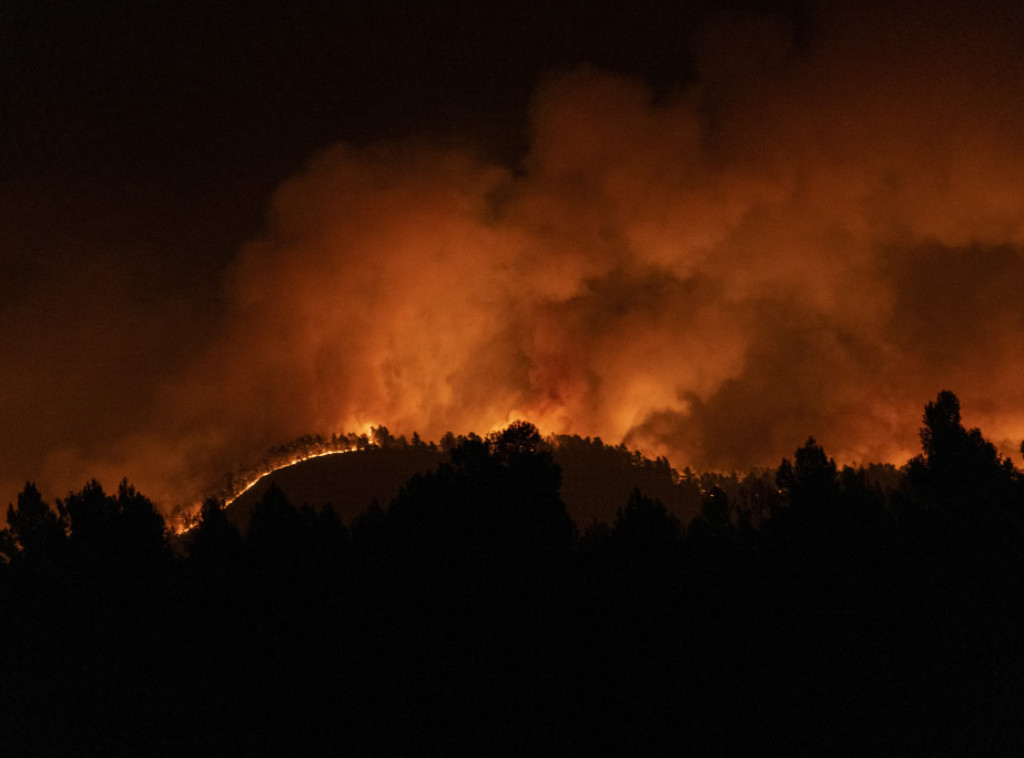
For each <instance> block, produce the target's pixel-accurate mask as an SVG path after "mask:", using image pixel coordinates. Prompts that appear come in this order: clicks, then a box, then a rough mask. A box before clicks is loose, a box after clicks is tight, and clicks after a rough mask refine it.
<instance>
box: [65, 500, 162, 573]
mask: <svg viewBox="0 0 1024 758" xmlns="http://www.w3.org/2000/svg"><path fill="white" fill-rule="evenodd" d="M57 507H58V511H59V512H60V513H61V516H62V517H63V518H64V519H65V521H66V523H67V524H68V529H69V532H70V534H69V537H68V550H69V552H70V554H71V557H72V559H73V560H74V561H75V562H76V563H77V564H78V565H79V566H81V567H83V568H85V569H87V570H90V571H95V572H99V574H101V575H102V576H103V577H105V578H107V579H109V578H111V577H117V578H118V579H117V581H118V583H121V582H132V581H142V580H145V579H147V578H148V577H149V576H150V575H151V573H152V572H153V571H155V570H157V569H159V568H161V567H163V566H164V565H165V564H166V562H167V561H168V560H169V558H170V552H169V548H168V546H167V542H166V534H165V532H166V528H165V524H164V520H163V517H161V516H160V514H159V513H158V512H157V510H156V508H155V507H154V506H153V503H152V502H151V501H150V500H149V499H148V498H147V497H145V496H144V495H142V494H141V493H139V492H136V490H135V488H134V487H132V486H131V485H130V484H128V481H127V480H122V481H121V483H120V484H119V485H118V489H117V495H107V494H105V493H104V492H103V488H102V487H101V486H100V484H99V482H97V481H96V480H92V481H90V482H88V483H87V484H86V485H85V486H84V487H83V488H82V490H81V491H80V492H77V493H71V494H69V495H68V497H67V498H66V499H64V500H59V501H58V502H57Z"/></svg>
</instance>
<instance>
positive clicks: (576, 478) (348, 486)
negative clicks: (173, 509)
mask: <svg viewBox="0 0 1024 758" xmlns="http://www.w3.org/2000/svg"><path fill="white" fill-rule="evenodd" d="M552 442H553V444H552V453H553V455H554V460H555V463H557V464H558V466H559V467H560V468H561V471H562V484H561V495H562V500H563V502H564V503H565V507H566V510H567V511H568V513H569V516H570V518H572V520H573V521H574V522H575V523H576V525H577V526H578V527H579V528H581V529H583V528H584V527H586V526H587V525H589V524H590V523H592V522H593V521H595V520H596V521H603V522H605V523H607V524H611V523H612V522H613V521H614V520H615V514H616V512H617V511H618V509H620V508H622V507H623V505H625V503H626V502H627V501H628V500H629V496H630V493H632V492H633V490H634V489H639V490H640V491H641V492H643V493H644V494H645V495H647V496H648V497H651V498H654V499H656V500H658V501H659V502H661V503H662V504H663V505H664V506H665V508H666V509H667V510H668V512H669V513H671V514H672V515H673V516H675V517H676V518H677V519H678V520H679V522H680V523H681V524H688V523H690V521H691V520H692V519H693V518H694V517H695V516H697V514H698V513H699V512H700V507H701V491H700V487H699V486H698V484H697V482H696V480H694V479H688V480H683V481H680V480H679V477H678V475H677V474H676V473H675V472H674V471H673V470H672V469H671V468H670V466H669V464H668V461H666V460H665V459H664V458H660V459H657V460H651V459H650V458H645V457H643V456H641V455H640V454H639V453H636V452H630V451H628V450H627V449H626V448H625V447H623V446H621V445H619V446H612V445H605V444H604V443H602V442H601V440H600V439H597V440H592V439H591V438H589V437H587V438H581V437H575V436H561V437H558V438H556V439H554V440H552ZM448 458H449V456H448V453H446V452H444V451H443V450H442V449H440V448H438V447H436V446H433V445H424V444H419V445H401V446H396V445H391V446H383V447H367V448H363V449H360V450H351V451H347V452H343V453H336V454H334V455H326V456H321V457H317V458H309V459H307V460H305V461H301V462H299V463H295V464H292V465H290V466H286V467H284V468H280V469H278V470H277V471H274V472H272V473H270V474H267V475H266V476H265V477H263V478H262V479H261V480H260V481H259V482H257V483H256V484H255V485H254V486H253V487H251V488H250V489H248V490H247V491H246V492H245V493H243V494H242V495H241V496H239V497H238V498H237V499H236V500H235V501H234V502H233V503H232V504H231V505H230V506H229V507H228V509H227V515H228V519H229V520H230V521H231V523H233V524H234V525H235V526H236V527H238V528H239V529H241V530H242V531H243V532H244V531H245V530H246V529H247V528H248V523H249V517H250V515H251V513H252V509H253V507H254V506H255V505H256V503H258V502H259V500H260V498H262V497H263V496H264V494H265V493H266V492H267V490H268V489H269V488H270V487H271V485H274V486H276V487H277V488H278V489H279V490H281V491H282V492H283V493H284V494H285V496H286V497H287V498H288V500H289V501H291V502H292V503H295V504H303V503H305V504H309V505H311V506H314V507H317V508H319V507H322V506H324V505H327V504H328V503H330V504H331V505H332V506H333V507H334V509H335V511H337V513H338V515H339V517H340V518H341V520H342V521H343V522H344V523H347V524H348V523H351V522H352V521H353V520H354V519H355V518H356V517H357V516H358V515H359V514H361V513H362V512H363V511H365V510H366V507H367V506H368V505H369V504H370V502H371V501H374V500H375V501H376V502H377V503H378V504H379V505H380V506H381V507H382V508H386V507H387V506H388V504H389V503H391V501H392V500H393V499H394V498H395V496H396V495H398V492H399V490H400V489H401V488H402V486H403V485H404V484H405V483H406V482H407V481H408V480H409V479H410V478H411V477H412V476H413V475H414V474H422V473H426V472H428V471H433V470H434V469H436V468H437V467H438V465H439V464H441V463H443V462H445V461H447V460H448Z"/></svg>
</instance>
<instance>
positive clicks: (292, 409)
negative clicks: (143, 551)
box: [30, 13, 1024, 503]
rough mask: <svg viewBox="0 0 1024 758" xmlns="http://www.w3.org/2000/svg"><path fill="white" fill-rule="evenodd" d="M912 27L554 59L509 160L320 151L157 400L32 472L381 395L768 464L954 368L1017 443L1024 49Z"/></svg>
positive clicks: (206, 479) (213, 451)
mask: <svg viewBox="0 0 1024 758" xmlns="http://www.w3.org/2000/svg"><path fill="white" fill-rule="evenodd" d="M911 22H913V24H918V23H919V22H921V19H916V18H914V19H910V18H905V17H903V16H899V18H897V19H896V20H895V21H893V26H892V34H891V35H890V36H887V37H886V39H885V40H884V41H883V42H881V43H879V42H878V41H877V40H876V39H875V38H874V37H872V36H871V35H869V33H868V32H869V31H870V30H867V29H865V28H863V27H861V26H860V25H858V23H856V19H855V18H854V19H852V20H851V19H849V18H845V17H843V16H842V14H839V13H837V14H836V15H835V16H832V15H829V14H827V13H826V14H825V15H824V16H823V18H822V20H821V24H820V28H818V29H817V30H816V35H817V36H816V37H815V40H816V44H814V45H810V46H808V47H799V46H798V45H797V44H796V43H795V42H794V41H793V39H792V38H791V36H787V34H785V33H783V32H784V31H785V30H779V29H777V28H775V27H772V26H771V25H770V24H766V23H763V22H761V21H758V20H757V19H753V20H749V21H748V22H744V23H746V24H747V26H746V27H743V25H742V24H740V25H739V26H738V27H736V28H734V29H732V32H733V33H731V34H730V35H724V36H722V35H719V36H716V35H709V36H708V39H707V42H706V45H705V48H704V50H703V52H702V54H701V55H702V59H701V61H702V69H701V71H702V76H701V78H700V80H699V81H698V82H697V83H695V84H692V85H689V86H687V87H679V88H677V89H676V90H674V91H666V92H658V93H655V92H653V91H652V90H651V89H650V88H649V87H648V86H647V85H645V84H644V83H643V82H641V81H638V80H635V79H632V78H629V77H625V76H621V75H617V74H615V73H611V72H607V71H600V70H596V69H592V68H587V67H583V68H578V69H575V70H568V71H563V72H560V73H558V74H553V75H551V76H550V77H549V78H547V79H546V80H544V81H542V82H540V83H539V84H538V86H537V89H536V92H535V95H534V98H533V100H532V104H531V107H530V117H529V122H530V146H529V149H528V150H527V152H526V155H525V157H524V158H523V160H522V162H521V164H520V165H517V166H514V167H509V166H504V165H499V164H497V163H495V162H493V161H491V160H488V159H487V158H486V157H485V156H483V155H482V154H480V153H478V152H476V151H474V150H471V149H465V148H458V147H438V146H435V145H431V144H427V143H425V142H423V141H417V140H398V141H388V142H380V143H377V144H373V145H368V146H354V145H351V144H336V145H334V146H333V147H330V148H328V149H326V150H324V151H322V152H320V153H318V154H316V155H314V156H312V157H311V158H310V160H309V162H308V163H307V165H306V166H305V167H304V168H303V169H302V170H301V171H300V172H298V173H297V174H296V175H295V176H293V177H292V178H291V179H290V180H288V181H287V182H285V183H284V184H283V185H282V186H280V187H279V188H278V189H277V191H276V192H275V193H274V195H273V198H272V199H271V201H270V205H269V211H268V215H267V219H266V224H265V228H264V229H263V230H262V231H261V232H260V233H258V234H257V235H255V236H254V239H253V241H252V242H250V243H249V244H248V245H246V246H245V247H244V249H242V250H241V251H240V252H239V254H238V256H237V258H236V259H235V261H234V263H233V264H232V265H231V267H230V269H229V270H228V271H227V272H226V274H225V279H224V289H223V298H224V302H225V312H226V315H225V317H224V319H223V323H222V324H220V326H219V327H218V330H217V331H216V332H215V333H214V334H213V335H212V336H211V337H210V339H209V344H208V345H207V346H206V348H205V349H204V350H197V351H195V353H197V355H195V356H194V357H193V356H190V357H189V359H188V360H187V361H185V363H184V365H182V366H180V367H179V369H178V370H176V371H174V372H172V373H171V374H170V375H169V376H168V377H166V379H164V380H162V381H160V382H158V383H155V385H154V386H155V387H156V390H155V391H154V397H155V401H154V410H153V411H152V413H151V414H150V415H149V416H148V417H147V418H146V419H145V422H144V423H140V425H139V427H138V428H135V429H129V430H119V433H118V434H117V435H115V438H116V439H117V440H118V441H117V442H115V443H112V444H109V445H106V446H104V447H102V449H101V448H99V447H97V448H95V449H85V450H76V449H73V448H72V449H65V450H62V451H58V452H53V453H51V455H50V459H49V460H48V461H47V462H46V463H44V464H43V465H42V466H41V468H40V470H39V472H38V474H37V476H38V478H40V479H43V480H46V478H47V476H50V482H49V486H51V487H54V488H56V489H58V491H59V488H61V487H63V488H65V489H64V491H66V489H67V488H70V487H72V486H78V485H79V484H80V480H83V479H84V478H85V477H88V476H94V475H100V476H103V475H104V472H107V471H110V472H111V474H112V476H114V477H117V478H119V477H120V476H122V475H124V474H127V475H128V476H130V477H131V479H132V481H133V482H134V483H136V484H137V486H138V487H139V488H140V489H142V490H143V491H146V492H147V493H152V495H153V496H154V497H155V498H156V499H157V500H161V501H162V502H166V503H172V502H175V498H177V500H178V501H179V502H180V501H181V500H184V499H187V498H188V497H189V496H190V495H189V494H187V493H191V492H197V491H201V490H202V489H203V488H204V486H208V484H209V483H210V482H211V481H213V480H215V479H216V477H217V476H219V475H220V474H221V473H222V472H224V471H227V470H232V469H233V468H235V467H237V465H238V464H239V463H240V462H244V461H247V460H252V459H253V458H255V457H257V456H259V454H260V453H261V452H262V451H263V450H265V449H266V448H267V447H268V446H270V445H273V444H275V443H278V442H280V441H281V440H285V439H291V438H294V437H296V436H298V435H301V434H305V433H317V432H320V433H328V434H329V433H331V432H346V431H351V430H353V429H360V428H363V425H364V424H365V420H366V419H368V418H373V419H377V420H379V421H380V422H383V423H385V424H387V426H388V427H389V428H390V429H391V430H392V431H393V432H394V433H396V434H398V433H401V434H406V435H409V434H411V433H412V432H413V431H417V432H419V433H420V435H421V436H422V437H423V438H424V439H439V438H440V436H441V435H442V434H443V433H444V432H445V431H448V430H453V431H455V432H457V433H464V432H468V431H477V432H479V433H486V432H487V430H490V429H494V428H500V427H501V426H503V425H504V424H506V423H508V421H510V420H511V419H513V418H524V419H528V420H530V421H531V422H533V423H535V424H536V425H537V426H538V427H540V428H541V429H542V430H543V431H544V433H569V434H571V433H576V434H580V435H591V436H600V437H602V438H603V439H604V440H605V441H608V442H613V443H617V442H619V441H625V442H626V443H627V444H628V445H629V446H631V447H635V448H639V449H640V450H642V451H644V452H646V453H648V454H650V455H667V456H668V457H669V459H670V461H671V462H672V463H673V464H674V465H676V466H677V467H680V468H681V467H682V466H685V465H690V466H693V467H695V468H698V469H732V468H742V467H749V466H756V465H776V464H777V463H778V461H779V459H780V458H781V457H782V456H784V455H790V454H791V453H792V451H793V449H795V448H796V447H797V446H798V445H800V444H801V443H802V442H803V441H804V440H805V439H806V438H807V436H808V435H809V434H813V435H814V436H815V437H816V438H817V439H818V440H819V441H820V442H821V443H822V444H823V445H824V447H825V448H826V450H827V451H828V453H829V454H830V455H833V456H835V457H836V458H837V459H838V460H840V461H842V462H870V461H891V462H895V463H902V462H904V461H905V460H906V459H907V458H908V457H910V456H911V455H913V454H915V453H916V452H917V450H918V441H917V436H916V433H917V428H918V426H919V420H920V413H921V408H922V406H923V404H924V403H925V402H926V401H927V400H928V399H930V398H933V397H934V396H935V393H936V392H937V391H938V390H940V389H943V388H950V389H953V390H954V391H956V392H957V394H958V395H959V396H960V397H961V400H962V401H963V406H964V408H965V414H966V418H965V420H966V421H967V422H968V423H969V424H970V425H972V426H979V427H980V428H981V429H982V430H983V431H984V432H985V434H986V435H987V436H989V437H990V438H991V439H992V440H993V441H995V442H997V443H998V444H999V445H1000V446H1001V448H1002V450H1003V452H1004V453H1006V454H1009V453H1016V451H1017V450H1018V448H1019V444H1020V440H1021V439H1022V438H1024V382H1021V381H1020V379H1021V377H1022V376H1024V298H1022V297H1021V283H1022V282H1024V205H1022V204H1021V203H1020V177H1021V176H1024V142H1022V141H1021V140H1020V135H1021V134H1024V97H1022V96H1021V95H1022V94H1024V92H1022V91H1021V84H1020V83H1021V82H1022V81H1024V71H1022V66H1024V64H1022V62H1021V60H1022V59H1021V57H1020V56H1019V49H1018V47H1016V46H1015V45H1014V44H1013V40H1012V39H1009V38H1003V37H1000V36H999V35H998V34H995V35H993V34H987V35H980V36H977V37H975V36H971V35H961V34H960V30H959V29H956V28H952V27H949V28H947V27H946V26H942V25H941V24H940V23H939V21H935V20H932V21H930V22H929V23H934V24H935V25H936V26H935V28H931V27H928V28H927V29H926V30H925V31H914V32H912V31H911V30H912V29H913V28H916V27H914V26H913V24H912V23H911ZM900 24H904V25H906V29H905V31H906V34H903V35H901V34H898V33H897V32H898V31H899V29H901V28H903V27H901V26H900ZM748 27H749V28H748ZM737 39H743V40H745V43H744V45H745V47H743V48H742V49H736V47H735V44H736V43H735V41H736V40H737ZM57 471H59V472H60V477H58V476H56V475H55V473H54V472H57ZM30 475H31V472H30ZM61 477H63V478H61Z"/></svg>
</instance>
